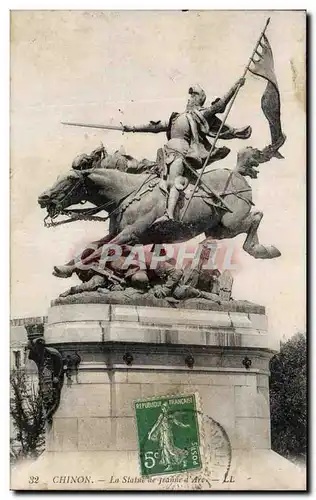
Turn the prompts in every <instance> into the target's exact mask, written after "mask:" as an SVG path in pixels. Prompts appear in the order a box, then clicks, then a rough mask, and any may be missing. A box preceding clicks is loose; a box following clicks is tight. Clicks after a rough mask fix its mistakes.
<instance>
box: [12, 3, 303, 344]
mask: <svg viewBox="0 0 316 500" xmlns="http://www.w3.org/2000/svg"><path fill="white" fill-rule="evenodd" d="M267 17H271V22H270V25H269V28H268V31H267V36H268V38H269V41H270V44H271V46H272V49H273V54H274V61H275V71H276V75H277V78H278V82H279V88H280V93H281V116H282V124H283V130H284V132H285V134H286V136H287V141H286V143H285V145H284V147H283V148H282V154H283V155H284V157H285V159H284V160H277V159H273V160H271V161H270V162H268V163H265V164H262V165H261V166H260V174H259V177H258V179H257V180H251V181H250V182H251V186H252V187H253V200H254V202H255V204H256V208H258V209H260V210H262V211H263V212H264V218H263V220H262V223H261V226H260V229H259V237H260V240H261V241H262V242H263V243H267V244H274V245H275V246H277V247H278V248H279V250H280V251H281V253H282V256H281V257H280V258H278V259H274V260H261V261H260V260H256V259H253V258H252V257H250V256H249V255H248V254H246V253H245V252H243V250H242V244H243V240H244V236H243V235H241V236H238V237H237V238H235V239H234V240H233V244H234V246H235V248H236V251H238V252H239V253H238V260H239V263H240V270H239V272H238V275H237V276H236V278H235V282H234V289H233V296H234V297H235V298H236V299H245V300H249V301H252V302H255V303H259V304H262V305H264V306H266V310H267V314H268V320H269V328H270V332H271V333H272V334H273V335H274V336H275V337H280V338H281V337H283V336H285V337H288V336H291V335H293V334H294V333H295V332H296V331H302V330H304V329H305V252H306V247H305V189H306V185H305V176H306V161H305V157H306V144H305V140H306V139H305V135H306V132H305V125H306V116H305V15H304V13H303V12H299V11H296V12H291V11H281V12H277V11H273V12H264V11H248V12H243V11H239V12H237V11H225V12H224V11H222V12H221V11H216V12H215V11H200V12H199V11H189V12H180V11H168V12H164V11H156V12H155V11H134V12H128V11H123V12H122V11H121V12H109V11H108V12H102V11H92V12H87V11H15V12H13V13H12V14H11V151H10V153H11V317H24V316H35V315H39V316H40V315H45V314H46V312H47V308H48V307H49V304H50V301H51V300H52V299H53V298H55V297H56V296H57V295H58V294H59V293H61V292H62V291H64V290H65V289H66V288H67V287H69V286H71V285H72V284H74V283H76V278H72V279H71V280H58V279H57V278H55V277H54V276H52V268H53V265H55V264H62V263H64V262H66V261H67V259H68V258H70V257H71V255H72V254H73V252H74V251H75V250H76V249H79V248H81V247H82V245H83V244H84V243H88V242H89V241H92V240H95V239H98V238H100V237H102V236H103V235H104V234H105V233H106V226H105V225H104V224H103V223H92V222H76V223H72V224H69V225H63V226H59V227H56V228H50V229H47V228H45V227H44V226H43V218H44V216H45V214H44V211H43V210H41V209H40V207H39V205H38V204H37V197H38V195H39V194H40V193H41V192H43V191H44V190H45V189H47V188H48V187H50V186H51V185H52V184H53V183H54V182H55V180H56V178H57V176H58V175H60V174H62V173H65V172H66V171H67V170H68V169H69V168H70V165H71V162H72V160H73V158H74V157H75V156H76V155H77V154H78V153H81V152H90V151H91V150H92V149H94V148H95V147H97V146H98V145H99V144H100V143H101V141H102V142H103V143H104V144H105V146H106V147H107V149H108V151H109V152H113V151H114V150H116V149H118V148H119V147H120V146H121V145H123V146H124V148H125V150H126V152H128V153H129V154H131V155H133V156H135V157H136V158H139V159H141V158H144V157H148V158H150V159H153V158H155V157H156V150H157V148H158V147H161V146H162V145H163V144H164V142H165V136H164V135H163V134H158V135H152V136H151V135H148V134H146V135H144V134H133V135H131V134H130V135H129V134H124V135H122V134H121V133H120V132H115V131H100V130H92V129H79V128H71V127H65V126H63V125H61V123H60V122H61V121H80V122H94V123H107V124H119V122H121V121H122V122H123V123H128V124H134V123H135V124H139V123H145V122H147V121H148V120H159V119H162V120H165V119H168V117H169V116H170V114H171V112H172V111H181V110H183V109H184V107H185V103H186V100H187V91H188V88H189V86H191V85H192V84H194V83H199V84H200V85H202V87H203V88H204V89H205V91H206V94H207V96H208V100H207V102H209V103H210V102H211V101H212V100H213V99H214V98H215V97H217V96H221V95H223V94H224V93H226V92H227V91H228V90H229V88H230V87H231V86H232V85H233V83H234V82H235V81H236V80H237V79H238V78H239V77H240V76H241V74H242V73H243V69H244V67H245V65H246V64H247V61H248V58H249V56H250V55H251V52H252V49H253V46H254V44H255V42H256V40H257V38H258V36H259V34H260V32H261V30H262V28H263V26H264V24H265V21H266V19H267ZM264 88H265V84H264V82H263V81H262V80H260V79H258V78H255V77H253V76H252V75H249V76H248V77H247V81H246V84H245V86H244V87H243V88H242V89H241V91H240V93H239V95H238V97H237V99H236V102H235V104H234V106H233V109H232V111H231V114H230V115H229V119H228V122H229V123H231V124H232V125H233V126H236V127H237V126H244V125H248V124H250V125H251V126H252V128H253V134H252V137H251V138H250V139H249V140H248V141H247V143H246V142H244V141H240V140H236V141H234V142H230V143H229V147H230V148H231V150H232V151H231V153H230V155H229V156H228V157H227V158H226V159H225V161H223V162H221V165H220V166H225V167H229V168H233V167H234V165H235V162H236V153H237V151H238V150H239V149H241V148H242V147H244V146H245V145H246V144H247V145H251V146H253V147H258V148H262V147H264V146H266V145H267V144H268V143H269V139H270V137H269V129H268V125H267V122H266V119H265V118H264V116H263V114H262V111H261V108H260V99H261V95H262V93H263V91H264Z"/></svg>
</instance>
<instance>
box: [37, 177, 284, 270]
mask: <svg viewBox="0 0 316 500" xmlns="http://www.w3.org/2000/svg"><path fill="white" fill-rule="evenodd" d="M203 184H205V185H208V186H211V187H212V189H213V190H215V191H216V192H217V193H218V194H219V195H220V196H221V197H222V198H223V199H224V200H225V203H226V205H227V206H228V207H229V211H228V210H227V209H225V207H223V205H221V204H220V203H219V200H218V199H217V198H216V197H213V198H212V196H210V194H209V192H207V190H204V189H203V187H201V188H200V189H199V190H197V191H196V193H195V195H194V197H193V198H192V201H191V203H190V205H189V207H188V209H187V211H186V213H185V216H184V217H183V220H182V221H181V222H178V221H177V220H173V221H166V222H161V223H156V224H154V222H155V220H156V219H157V218H159V217H160V216H162V215H163V214H164V211H165V206H166V193H164V192H163V191H162V189H161V188H160V186H159V177H158V176H157V175H155V174H150V173H149V174H129V173H125V172H120V171H118V170H112V169H105V168H93V169H87V170H81V171H76V170H70V171H69V172H68V173H67V174H66V175H64V176H61V177H59V178H58V179H57V181H56V183H55V184H54V185H53V186H52V187H51V188H50V189H48V190H47V191H45V192H44V193H42V194H41V195H40V196H39V198H38V203H39V204H40V206H41V207H42V208H46V209H47V212H48V215H50V216H56V215H57V214H58V213H61V212H62V210H64V209H66V208H67V207H70V206H71V205H74V204H77V203H79V202H82V201H88V202H91V203H92V204H94V205H95V206H96V207H107V211H108V212H109V221H110V225H109V234H108V235H107V236H106V237H105V238H103V239H101V240H99V241H97V242H94V245H96V246H97V247H98V248H99V250H98V251H95V252H94V253H93V254H92V255H89V256H88V257H86V258H83V260H82V263H83V264H89V262H92V261H93V260H94V259H95V258H96V257H97V254H98V252H99V254H100V252H101V248H100V247H101V246H102V245H103V244H105V243H113V244H114V243H115V244H117V245H123V244H128V245H133V244H143V245H147V244H157V243H160V244H163V243H176V242H182V241H187V240H189V239H191V238H193V237H195V236H198V235H200V234H202V233H205V236H206V237H211V238H214V239H226V238H234V237H235V236H237V235H239V234H241V233H245V234H246V235H247V236H246V239H245V242H244V245H243V249H244V250H245V251H246V252H248V253H249V254H250V255H251V256H253V257H254V258H256V259H258V258H259V259H272V258H275V257H279V256H280V255H281V254H280V252H279V250H278V249H277V248H276V247H274V246H273V245H268V246H266V245H262V244H261V243H259V239H258V234H257V230H258V226H259V224H260V221H261V219H262V216H263V213H262V212H260V211H258V210H253V209H252V207H253V203H252V190H251V187H250V186H249V184H248V183H247V181H246V180H245V178H244V177H243V175H241V174H240V173H239V171H238V168H236V169H234V170H229V169H226V168H223V169H213V170H209V171H208V172H206V173H205V174H204V175H203ZM192 189H193V184H189V185H188V187H187V189H186V190H185V191H184V193H183V196H182V198H181V199H180V200H179V203H178V208H177V214H176V215H177V219H179V220H181V215H182V213H183V210H184V205H185V202H186V199H188V197H189V196H190V192H192ZM74 269H75V266H74V261H72V262H69V263H68V264H66V265H65V266H56V267H55V274H56V275H58V276H65V277H66V276H70V275H71V274H72V272H73V271H74Z"/></svg>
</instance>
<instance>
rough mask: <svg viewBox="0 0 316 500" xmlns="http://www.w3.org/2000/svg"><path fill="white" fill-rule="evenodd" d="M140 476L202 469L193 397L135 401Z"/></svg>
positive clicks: (166, 397) (165, 397)
mask: <svg viewBox="0 0 316 500" xmlns="http://www.w3.org/2000/svg"><path fill="white" fill-rule="evenodd" d="M134 405H135V415H136V424H137V431H138V447H139V463H140V473H141V475H142V476H151V475H158V474H174V473H183V472H187V471H195V470H196V471H198V470H200V469H201V468H202V456H201V440H200V425H199V418H198V412H197V405H198V397H197V395H196V394H185V395H175V396H160V397H154V398H151V399H144V400H137V401H135V404H134Z"/></svg>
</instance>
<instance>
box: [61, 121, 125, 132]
mask: <svg viewBox="0 0 316 500" xmlns="http://www.w3.org/2000/svg"><path fill="white" fill-rule="evenodd" d="M61 123H62V125H70V126H71V127H88V128H101V129H104V130H120V131H121V132H124V126H123V125H122V124H121V125H120V126H119V125H101V124H98V123H76V122H61Z"/></svg>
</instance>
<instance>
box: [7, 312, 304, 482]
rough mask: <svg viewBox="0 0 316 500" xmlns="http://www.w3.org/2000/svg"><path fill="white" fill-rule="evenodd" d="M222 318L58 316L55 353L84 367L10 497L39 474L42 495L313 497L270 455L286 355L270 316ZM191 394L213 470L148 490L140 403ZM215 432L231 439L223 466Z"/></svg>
mask: <svg viewBox="0 0 316 500" xmlns="http://www.w3.org/2000/svg"><path fill="white" fill-rule="evenodd" d="M215 307H216V306H215ZM216 309H217V310H195V309H192V310H189V309H172V308H158V307H145V306H133V305H128V306H123V305H110V304H74V305H62V306H54V307H52V308H51V309H50V310H49V313H48V323H47V327H46V330H45V339H46V343H47V345H49V346H51V347H55V348H57V349H58V350H59V351H61V352H63V354H71V353H74V352H77V353H79V354H80V356H81V360H82V361H81V363H80V365H79V369H78V372H77V373H73V374H72V376H71V379H70V378H69V379H66V380H65V383H64V387H63V389H62V392H61V401H60V405H59V408H58V410H57V412H56V413H55V415H54V418H53V425H52V428H51V429H50V430H49V432H48V434H47V442H46V451H45V453H44V454H43V455H42V456H41V457H40V458H39V459H38V460H37V461H36V462H34V463H33V464H31V465H30V464H24V466H23V467H22V466H20V468H19V469H17V470H16V472H14V470H13V472H12V487H13V488H19V483H22V482H24V481H25V480H26V474H27V476H30V475H31V474H32V473H33V474H34V475H36V476H39V483H37V484H33V485H32V487H34V489H37V488H41V489H47V488H48V489H75V488H78V489H125V490H126V489H177V488H180V489H231V490H245V489H250V490H251V489H253V490H255V489H268V490H271V489H275V490H285V489H304V474H303V473H301V472H300V470H299V469H298V468H297V467H296V466H294V465H293V464H291V463H290V462H288V461H287V460H285V459H284V458H282V457H280V456H279V455H277V454H276V453H274V452H273V451H271V443H270V415H269V386H268V378H269V368H268V367H269V359H270V357H271V356H272V355H273V352H275V351H276V350H278V346H277V345H273V344H271V342H269V338H268V334H267V318H266V316H265V314H264V309H263V308H262V307H260V306H254V305H251V304H249V305H247V304H243V305H242V306H240V307H236V304H235V305H234V306H233V309H234V310H231V309H232V308H229V307H226V310H219V309H220V308H219V307H218V306H217V307H216ZM192 393H198V394H199V397H200V401H201V408H202V413H203V426H204V430H203V433H202V437H201V438H202V439H203V440H204V441H205V442H204V445H205V446H204V453H205V457H204V461H205V463H207V464H208V468H207V470H202V471H201V472H200V473H199V474H196V473H194V474H193V473H192V474H188V473H186V474H178V475H174V476H172V475H169V476H160V477H156V478H153V479H151V480H147V479H146V480H142V479H141V477H140V473H139V463H138V443H137V431H136V423H135V418H134V409H133V402H134V401H135V400H136V399H140V398H150V397H154V396H159V395H178V394H179V395H181V394H192ZM216 425H217V426H219V428H221V429H222V430H223V433H222V436H224V438H223V439H225V440H226V444H225V443H224V445H223V446H222V452H221V453H220V454H219V455H218V456H217V455H216V453H215V452H214V449H213V448H214V447H213V442H212V438H211V435H213V431H212V428H214V426H216ZM223 450H224V451H223ZM181 477H182V479H179V478H181Z"/></svg>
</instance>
